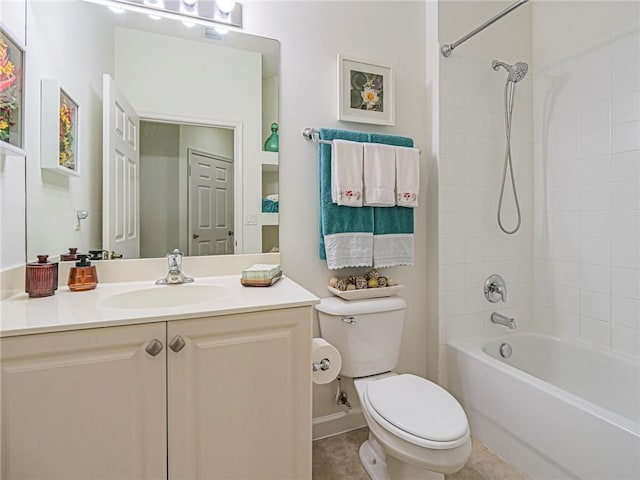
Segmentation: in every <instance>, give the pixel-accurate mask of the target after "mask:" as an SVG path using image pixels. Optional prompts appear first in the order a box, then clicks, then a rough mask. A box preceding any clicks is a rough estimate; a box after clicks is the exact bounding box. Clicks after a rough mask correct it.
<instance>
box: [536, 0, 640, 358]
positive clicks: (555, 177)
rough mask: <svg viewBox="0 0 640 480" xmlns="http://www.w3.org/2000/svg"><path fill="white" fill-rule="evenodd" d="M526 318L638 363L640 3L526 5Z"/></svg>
mask: <svg viewBox="0 0 640 480" xmlns="http://www.w3.org/2000/svg"><path fill="white" fill-rule="evenodd" d="M533 25H534V28H533V38H534V42H533V48H534V50H533V52H534V58H535V59H536V61H537V62H538V66H537V68H536V72H535V83H536V89H535V94H534V105H535V115H534V119H535V123H534V132H535V134H534V139H535V176H536V190H535V194H536V198H535V207H536V228H535V280H536V283H535V300H536V301H535V307H536V308H535V319H536V325H537V327H538V328H539V329H541V330H545V331H551V332H554V333H555V334H557V335H560V336H566V337H570V338H575V339H579V340H582V341H586V342H590V343H594V344H597V345H599V346H601V347H604V348H607V349H612V350H615V351H617V352H620V353H624V354H627V355H631V356H635V357H638V356H640V99H639V95H640V74H639V71H640V35H639V33H638V29H639V28H640V4H638V2H608V1H600V2H580V3H575V2H539V3H537V4H535V8H534V24H533Z"/></svg>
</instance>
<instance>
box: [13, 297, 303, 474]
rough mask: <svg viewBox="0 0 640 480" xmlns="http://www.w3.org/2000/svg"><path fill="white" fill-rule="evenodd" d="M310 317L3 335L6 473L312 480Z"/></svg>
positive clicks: (297, 314) (265, 314)
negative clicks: (14, 335)
mask: <svg viewBox="0 0 640 480" xmlns="http://www.w3.org/2000/svg"><path fill="white" fill-rule="evenodd" d="M311 315H312V313H311V307H309V306H304V307H296V308H282V309H276V310H265V311H257V312H251V313H235V314H229V315H220V316H212V317H205V318H197V319H186V320H171V321H168V322H156V323H145V324H141V325H128V326H114V327H105V328H94V329H87V330H74V331H66V332H57V333H44V334H33V335H24V336H16V337H7V338H2V339H1V341H0V347H1V352H0V355H1V363H2V365H1V368H2V372H1V375H2V378H1V381H2V406H1V408H2V448H1V449H2V478H4V479H11V478H39V479H44V478H82V479H94V478H109V479H114V478H118V479H136V480H138V479H146V478H153V479H161V478H168V479H185V478H189V479H217V478H220V479H222V478H224V479H232V478H236V479H245V480H251V479H256V480H257V479H267V478H269V479H275V478H277V479H294V478H295V479H303V478H311V368H310V356H311V354H310V349H311V318H312V317H311ZM154 340H155V341H157V342H161V344H162V347H163V348H162V349H161V350H158V347H159V345H158V344H156V343H154ZM154 347H155V349H154Z"/></svg>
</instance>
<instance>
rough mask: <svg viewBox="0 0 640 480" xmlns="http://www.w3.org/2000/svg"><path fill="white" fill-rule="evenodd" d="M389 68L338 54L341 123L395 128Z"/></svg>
mask: <svg viewBox="0 0 640 480" xmlns="http://www.w3.org/2000/svg"><path fill="white" fill-rule="evenodd" d="M393 88H394V87H393V73H392V71H391V68H390V67H386V66H384V65H378V64H375V63H372V62H369V61H366V60H358V59H355V58H348V57H345V56H343V55H338V120H343V121H345V122H358V123H372V124H376V125H395V115H394V106H393V99H394V91H393Z"/></svg>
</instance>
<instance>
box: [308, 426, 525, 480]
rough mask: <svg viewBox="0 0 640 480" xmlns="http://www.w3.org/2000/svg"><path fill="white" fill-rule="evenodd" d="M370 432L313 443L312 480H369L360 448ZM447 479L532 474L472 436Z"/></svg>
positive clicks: (517, 478)
mask: <svg viewBox="0 0 640 480" xmlns="http://www.w3.org/2000/svg"><path fill="white" fill-rule="evenodd" d="M368 435H369V430H368V429H367V428H360V429H358V430H354V431H352V432H347V433H343V434H341V435H336V436H335V437H330V438H323V439H322V440H316V441H315V442H313V480H369V476H368V475H367V472H365V470H364V468H362V465H360V458H359V457H358V449H359V448H360V445H361V444H362V442H364V441H365V440H366V439H367V437H368ZM445 478H446V479H447V480H528V478H529V477H527V476H526V475H524V474H523V473H522V472H520V471H519V470H518V469H517V468H516V467H514V466H513V465H511V464H510V463H507V462H506V461H505V460H503V459H502V458H500V457H499V456H498V455H496V454H495V453H494V452H493V451H492V450H491V449H489V447H487V446H486V445H484V444H483V443H482V442H480V441H478V440H476V439H473V450H472V452H471V458H470V459H469V462H468V463H467V465H466V466H465V467H464V468H463V469H462V470H460V471H459V472H457V473H454V474H452V475H446V477H445Z"/></svg>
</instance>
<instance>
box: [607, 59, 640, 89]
mask: <svg viewBox="0 0 640 480" xmlns="http://www.w3.org/2000/svg"><path fill="white" fill-rule="evenodd" d="M635 58H638V57H635ZM611 87H612V90H613V94H614V95H613V96H614V97H615V96H620V95H626V94H628V93H633V92H637V91H638V90H640V63H629V64H627V65H623V66H620V67H614V69H613V79H612V83H611Z"/></svg>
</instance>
